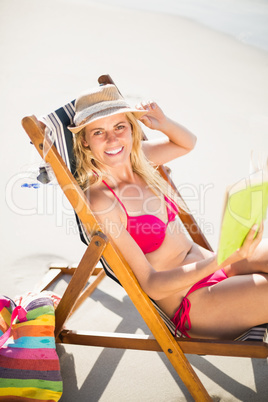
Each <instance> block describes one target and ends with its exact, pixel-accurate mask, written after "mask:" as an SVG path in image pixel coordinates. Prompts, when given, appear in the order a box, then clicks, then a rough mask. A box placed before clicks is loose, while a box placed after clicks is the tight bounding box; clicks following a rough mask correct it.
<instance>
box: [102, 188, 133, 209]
mask: <svg viewBox="0 0 268 402" xmlns="http://www.w3.org/2000/svg"><path fill="white" fill-rule="evenodd" d="M102 182H103V184H105V186H106V187H107V188H108V189H109V190H110V191H111V192H112V193H113V195H114V196H115V198H116V199H117V201H118V202H119V203H120V204H121V205H122V207H123V209H124V211H125V213H126V215H127V216H128V213H127V210H126V207H125V205H124V204H123V203H122V201H121V200H120V198H118V197H117V195H116V194H115V192H114V190H113V189H112V188H111V187H110V186H109V185H108V184H107V183H106V181H104V180H102Z"/></svg>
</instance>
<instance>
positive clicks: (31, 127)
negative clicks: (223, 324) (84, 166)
mask: <svg viewBox="0 0 268 402" xmlns="http://www.w3.org/2000/svg"><path fill="white" fill-rule="evenodd" d="M99 83H100V84H102V85H105V84H107V83H113V82H112V80H111V78H110V77H109V76H107V75H106V76H101V77H100V78H99ZM73 105H74V102H71V103H69V104H67V105H65V106H64V107H63V108H61V109H59V110H57V111H56V112H53V113H51V114H50V115H48V116H47V117H46V118H45V119H42V122H41V121H39V120H37V118H36V117H35V116H30V117H25V118H24V119H23V120H22V125H23V127H24V129H25V131H26V132H27V134H28V135H29V137H30V139H31V142H32V143H33V144H34V145H35V147H36V149H37V151H38V152H39V154H40V155H41V157H42V158H43V159H44V160H45V161H46V162H47V163H49V164H50V166H51V167H52V169H53V171H54V173H55V176H56V179H57V181H58V184H59V185H60V186H61V188H62V190H63V191H64V193H65V195H66V197H67V198H68V200H69V202H70V203H71V205H72V206H73V208H74V210H75V212H76V215H77V219H78V221H79V223H82V225H80V229H81V233H80V235H81V237H82V239H83V240H84V241H87V242H88V243H89V244H88V246H87V249H86V251H85V253H84V255H83V257H82V259H81V262H80V263H79V265H78V267H77V268H68V267H67V268H61V269H60V268H57V269H56V270H54V269H51V270H50V271H49V276H50V277H51V278H50V279H49V280H48V282H47V283H48V284H49V283H52V282H53V281H54V280H55V279H57V278H58V276H59V275H61V274H62V273H70V274H72V278H71V281H70V283H69V285H68V287H67V289H66V291H65V293H64V295H63V297H62V300H61V302H60V304H59V306H58V308H57V310H56V330H55V336H56V340H57V342H60V343H69V344H70V343H71V344H78V345H79V344H80V345H90V346H101V347H109V348H123V349H139V350H150V351H163V352H164V353H165V354H166V356H167V357H168V359H169V361H170V362H171V364H172V365H173V367H174V369H175V370H176V372H177V373H178V375H179V376H180V378H181V380H182V381H183V382H184V384H185V385H186V387H187V388H188V390H189V392H190V393H191V395H192V396H193V398H194V399H195V400H196V401H210V400H211V398H210V396H209V395H208V393H207V391H206V389H205V388H204V386H203V384H202V383H201V382H200V380H199V378H198V377H197V375H196V373H195V372H194V370H193V368H192V367H191V365H190V363H189V362H188V360H187V358H186V356H185V353H187V354H199V355H219V356H238V357H251V358H267V357H268V345H267V343H266V342H265V340H266V341H267V326H260V327H256V328H253V329H251V330H249V331H247V333H245V334H243V335H242V336H241V337H240V338H239V339H237V340H235V341H212V340H199V339H188V338H183V337H178V336H177V337H176V338H175V337H174V331H175V327H174V324H173V323H172V322H171V321H170V319H169V318H168V317H167V316H166V315H165V314H164V313H163V312H162V311H161V310H160V309H159V307H158V306H157V304H156V303H154V302H153V301H152V300H151V299H150V298H149V297H148V296H147V295H146V294H145V293H144V292H143V290H142V289H141V287H140V285H139V283H138V281H137V280H136V278H135V276H134V274H133V272H132V270H131V269H130V267H129V266H128V264H127V263H126V261H125V260H124V258H123V256H122V255H121V253H120V252H119V250H118V249H117V247H116V246H115V245H114V244H113V243H112V241H111V240H110V239H109V238H108V237H107V236H106V235H105V234H104V233H103V232H102V231H101V228H100V226H99V224H98V222H97V220H96V219H95V217H94V215H93V213H92V211H91V210H90V206H89V203H88V200H87V199H86V197H85V195H84V193H83V192H82V190H81V189H80V187H79V186H78V184H77V182H76V180H75V178H74V176H73V174H72V173H71V171H72V172H73V173H74V169H75V167H74V166H75V165H74V159H73V154H72V133H71V132H70V131H69V130H68V129H67V126H68V125H69V124H70V121H72V117H73V115H74V106H73ZM44 121H45V122H46V125H47V126H48V127H50V126H51V127H52V126H53V128H52V129H51V130H55V133H56V134H55V133H54V134H55V135H53V136H52V135H51V132H50V133H48V132H47V131H46V130H45V125H44ZM52 142H53V143H54V145H53V144H52ZM160 171H161V174H162V175H163V176H164V177H165V178H166V179H167V180H169V182H170V184H171V185H172V186H173V183H172V182H171V180H170V179H168V177H167V175H166V169H165V168H164V167H161V168H160ZM180 218H181V220H182V222H183V223H184V224H185V227H186V229H187V230H188V231H189V233H190V235H191V237H192V238H193V240H194V241H195V242H197V243H198V244H200V245H202V246H204V247H206V248H208V249H210V246H209V244H208V242H207V241H206V239H205V237H204V236H203V234H202V232H201V231H200V229H199V227H198V225H197V224H196V222H195V220H194V218H193V217H192V216H191V215H190V214H186V213H185V212H184V213H183V214H182V215H181V216H180ZM99 261H101V262H102V264H103V267H104V270H105V272H106V274H107V275H109V276H111V277H112V278H113V279H115V280H117V281H118V282H119V283H120V284H121V285H122V286H123V287H124V289H125V290H126V292H127V294H128V295H129V297H130V299H131V300H132V302H133V303H134V305H135V307H136V308H137V310H138V311H139V313H140V314H141V316H142V317H143V319H144V321H145V323H146V324H147V326H148V327H149V329H150V331H151V333H152V334H153V335H148V336H147V335H136V334H134V335H132V334H116V333H113V334H108V333H107V334H103V333H102V334H98V333H93V332H90V333H89V332H82V331H71V330H67V329H63V325H64V323H65V322H66V320H67V319H68V317H69V316H70V314H71V312H72V311H73V310H74V309H75V308H77V307H78V305H80V304H81V303H82V302H83V300H85V298H86V297H88V295H89V294H90V293H91V292H92V289H93V288H95V287H96V285H97V283H99V281H100V280H101V278H102V277H103V276H104V275H105V274H104V271H103V269H97V270H96V268H95V267H96V265H97V263H98V262H99ZM94 273H95V274H97V277H96V281H95V283H94V284H93V285H89V287H85V286H86V285H87V283H88V280H89V277H90V276H91V275H92V274H94ZM80 295H81V296H80Z"/></svg>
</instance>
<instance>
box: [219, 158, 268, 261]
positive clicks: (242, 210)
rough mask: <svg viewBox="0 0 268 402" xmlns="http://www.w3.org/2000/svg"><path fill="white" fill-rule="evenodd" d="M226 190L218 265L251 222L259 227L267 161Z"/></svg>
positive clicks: (265, 201)
mask: <svg viewBox="0 0 268 402" xmlns="http://www.w3.org/2000/svg"><path fill="white" fill-rule="evenodd" d="M254 170H255V171H254V172H253V173H252V174H251V175H250V176H248V177H247V178H245V179H243V180H241V181H239V182H238V183H236V184H234V185H233V186H231V187H229V188H228V189H227V191H226V196H225V202H224V208H223V218H222V226H221V234H220V241H219V248H218V264H221V263H222V262H223V261H225V260H226V258H228V257H229V256H230V255H231V254H233V253H234V252H235V251H236V250H237V249H238V248H239V247H241V245H242V244H243V241H244V240H245V238H246V236H247V234H248V232H249V230H250V229H251V228H252V226H253V225H254V224H257V225H258V226H260V224H261V222H262V221H263V220H265V219H266V214H267V208H268V160H267V161H266V162H265V164H263V165H262V166H260V165H258V169H254Z"/></svg>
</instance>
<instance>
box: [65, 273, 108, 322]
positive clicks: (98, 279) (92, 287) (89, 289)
mask: <svg viewBox="0 0 268 402" xmlns="http://www.w3.org/2000/svg"><path fill="white" fill-rule="evenodd" d="M93 274H94V273H93ZM93 274H92V275H93ZM105 276H106V274H105V271H104V269H103V268H102V270H101V271H99V273H98V274H97V275H96V278H95V279H94V281H93V282H92V283H90V284H89V285H87V286H86V288H85V289H84V290H83V292H82V293H81V295H80V297H79V298H78V299H77V302H76V303H75V305H74V307H73V309H72V314H73V313H74V312H75V311H76V310H77V309H78V308H79V307H80V306H81V304H82V303H83V302H84V301H85V300H86V299H87V298H88V297H89V296H90V295H91V294H92V293H93V292H94V290H95V289H96V287H97V286H98V284H99V283H100V282H101V281H102V280H103V279H104V278H105Z"/></svg>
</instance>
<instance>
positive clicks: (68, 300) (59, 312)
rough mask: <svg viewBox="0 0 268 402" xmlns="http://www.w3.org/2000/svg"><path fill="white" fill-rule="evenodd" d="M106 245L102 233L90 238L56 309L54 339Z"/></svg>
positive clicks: (106, 240) (105, 239) (106, 241)
mask: <svg viewBox="0 0 268 402" xmlns="http://www.w3.org/2000/svg"><path fill="white" fill-rule="evenodd" d="M107 243H108V239H107V237H106V236H105V235H104V234H103V233H97V234H95V235H93V236H92V239H91V242H90V244H89V246H88V248H87V249H86V251H85V254H84V255H83V257H82V259H81V262H80V264H79V265H78V267H77V268H76V270H75V273H74V275H73V276H72V279H71V281H70V283H69V286H68V287H67V289H66V291H65V293H64V295H63V297H62V299H61V301H60V303H59V305H58V307H57V309H56V312H55V318H56V328H55V338H56V339H57V337H58V335H59V333H60V331H61V330H62V327H63V325H64V323H65V321H66V320H67V319H68V317H69V315H70V314H71V312H72V309H73V306H74V305H75V303H76V302H77V300H78V298H79V295H80V293H81V292H82V290H83V289H84V288H85V286H86V284H87V282H88V279H89V277H90V276H91V274H92V272H93V271H94V268H95V266H96V265H97V263H98V262H99V260H100V257H101V255H102V253H103V251H104V249H105V247H106V245H107Z"/></svg>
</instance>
